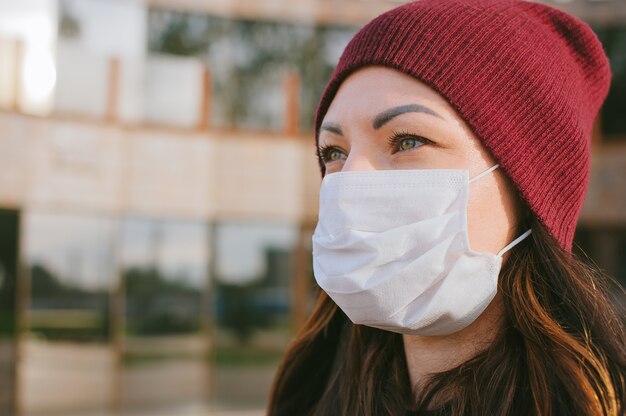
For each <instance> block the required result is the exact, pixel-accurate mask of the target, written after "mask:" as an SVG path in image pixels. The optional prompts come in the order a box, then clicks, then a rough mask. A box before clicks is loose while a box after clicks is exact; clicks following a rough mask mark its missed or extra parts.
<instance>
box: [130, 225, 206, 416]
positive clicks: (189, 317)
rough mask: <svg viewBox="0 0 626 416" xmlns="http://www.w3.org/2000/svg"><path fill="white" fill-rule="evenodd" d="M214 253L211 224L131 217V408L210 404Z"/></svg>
mask: <svg viewBox="0 0 626 416" xmlns="http://www.w3.org/2000/svg"><path fill="white" fill-rule="evenodd" d="M208 256H209V248H208V227H207V226H206V225H205V224H204V223H196V222H173V221H156V220H148V219H127V220H125V221H124V225H123V231H122V264H123V278H124V286H125V295H126V302H125V303H126V308H125V322H126V324H125V334H126V335H125V337H126V339H125V343H124V374H123V377H124V407H125V408H127V409H146V408H151V407H158V408H160V409H162V408H164V407H166V408H172V409H174V408H175V407H176V406H182V405H186V404H189V403H195V404H198V403H199V404H202V403H204V402H205V401H206V397H207V394H208V362H207V360H206V354H207V351H208V346H209V344H208V342H209V337H208V334H207V324H206V320H207V319H208V318H207V313H206V311H207V310H208V307H207V305H206V299H207V291H208ZM172 411H173V412H174V411H175V410H172Z"/></svg>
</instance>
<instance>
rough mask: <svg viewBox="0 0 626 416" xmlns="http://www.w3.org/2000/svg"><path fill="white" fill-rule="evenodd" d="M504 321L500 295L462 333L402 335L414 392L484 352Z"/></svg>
mask: <svg viewBox="0 0 626 416" xmlns="http://www.w3.org/2000/svg"><path fill="white" fill-rule="evenodd" d="M503 320H504V306H503V304H502V298H501V297H500V295H499V294H498V295H496V297H495V298H494V300H493V301H492V302H491V303H490V304H489V306H488V307H487V309H485V311H484V312H483V313H482V314H481V315H480V316H479V317H478V318H477V319H476V320H475V321H474V322H472V323H471V324H470V325H469V326H467V327H466V328H464V329H462V330H461V331H458V332H455V333H453V334H450V335H442V336H420V335H403V336H402V338H403V341H404V351H405V354H406V361H407V366H408V370H409V376H410V379H411V386H412V387H413V390H414V391H418V390H420V388H421V387H422V386H423V385H424V384H425V383H426V382H427V381H428V378H429V377H430V375H432V374H434V373H439V372H442V371H446V370H450V369H452V368H454V367H456V366H458V365H460V364H462V363H463V362H465V361H467V360H469V359H470V358H472V357H474V356H475V355H476V354H478V353H480V352H482V351H484V350H485V349H486V348H487V347H488V346H489V345H491V343H492V342H493V340H494V339H495V337H496V335H497V332H498V331H499V329H500V328H501V327H502V324H503Z"/></svg>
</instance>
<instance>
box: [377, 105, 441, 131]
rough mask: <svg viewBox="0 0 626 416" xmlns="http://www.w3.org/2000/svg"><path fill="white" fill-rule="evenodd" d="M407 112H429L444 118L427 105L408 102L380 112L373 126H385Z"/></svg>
mask: <svg viewBox="0 0 626 416" xmlns="http://www.w3.org/2000/svg"><path fill="white" fill-rule="evenodd" d="M405 113H424V114H428V115H431V116H434V117H438V118H440V119H442V120H443V117H441V116H440V115H439V114H437V113H436V112H435V111H433V110H431V109H430V108H428V107H426V106H425V105H421V104H406V105H401V106H398V107H393V108H390V109H389V110H385V111H383V112H382V113H380V114H378V115H377V116H376V117H375V118H374V121H373V122H372V127H374V129H379V128H381V127H382V126H384V125H385V123H387V122H389V121H390V120H391V119H392V118H394V117H397V116H399V115H400V114H405Z"/></svg>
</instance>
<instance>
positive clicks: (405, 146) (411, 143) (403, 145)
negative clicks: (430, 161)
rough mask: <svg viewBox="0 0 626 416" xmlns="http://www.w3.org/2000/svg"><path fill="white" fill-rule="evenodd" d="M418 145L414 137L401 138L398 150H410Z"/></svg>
mask: <svg viewBox="0 0 626 416" xmlns="http://www.w3.org/2000/svg"><path fill="white" fill-rule="evenodd" d="M417 146H418V142H417V140H415V139H402V140H401V141H400V150H410V149H413V148H414V147H417Z"/></svg>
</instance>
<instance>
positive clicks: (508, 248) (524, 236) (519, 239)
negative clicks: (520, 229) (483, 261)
mask: <svg viewBox="0 0 626 416" xmlns="http://www.w3.org/2000/svg"><path fill="white" fill-rule="evenodd" d="M532 232H533V230H528V231H526V232H525V233H524V234H522V235H520V236H519V237H517V238H516V239H515V240H513V241H511V242H510V243H509V244H507V245H506V247H504V248H503V249H502V250H500V251H499V252H498V257H502V255H503V254H504V253H506V252H507V251H509V250H510V249H512V248H513V247H515V246H516V245H518V244H519V243H521V242H522V240H523V239H525V238H526V237H528V236H529V235H530V233H532Z"/></svg>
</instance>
